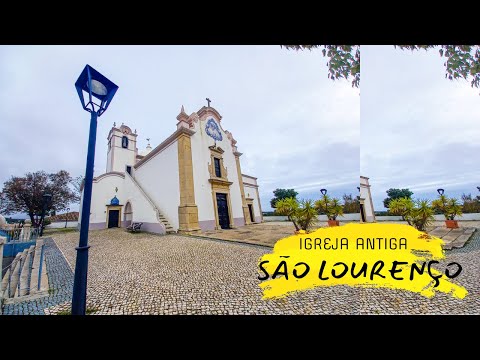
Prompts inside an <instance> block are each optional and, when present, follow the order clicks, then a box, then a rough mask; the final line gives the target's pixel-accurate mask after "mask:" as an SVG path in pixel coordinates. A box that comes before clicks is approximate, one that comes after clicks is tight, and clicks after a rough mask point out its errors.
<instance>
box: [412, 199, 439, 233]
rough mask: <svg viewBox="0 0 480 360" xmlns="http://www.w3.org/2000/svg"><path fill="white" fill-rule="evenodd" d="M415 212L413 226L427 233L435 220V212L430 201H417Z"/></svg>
mask: <svg viewBox="0 0 480 360" xmlns="http://www.w3.org/2000/svg"><path fill="white" fill-rule="evenodd" d="M415 205H416V206H415V208H414V210H413V224H414V225H415V227H416V228H417V229H418V230H420V231H425V229H426V228H427V226H429V225H431V223H432V222H433V220H435V218H434V217H433V214H434V210H433V208H432V207H431V206H430V201H429V200H426V199H425V200H417V201H416V202H415Z"/></svg>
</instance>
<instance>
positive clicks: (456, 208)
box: [447, 198, 462, 220]
mask: <svg viewBox="0 0 480 360" xmlns="http://www.w3.org/2000/svg"><path fill="white" fill-rule="evenodd" d="M447 213H448V219H449V220H454V219H455V216H457V215H458V216H461V215H462V206H461V205H460V203H459V201H458V200H457V199H455V198H452V199H449V200H448V204H447Z"/></svg>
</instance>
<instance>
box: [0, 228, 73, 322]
mask: <svg viewBox="0 0 480 360" xmlns="http://www.w3.org/2000/svg"><path fill="white" fill-rule="evenodd" d="M77 237H78V235H77ZM45 244H46V247H45V261H46V263H47V275H48V281H49V286H50V290H49V294H48V296H44V297H40V298H36V299H34V300H28V301H23V302H20V303H16V304H8V305H5V306H4V307H3V314H4V315H43V314H45V313H47V314H48V310H47V308H49V307H52V306H55V305H57V304H62V303H65V302H66V301H71V299H72V288H73V272H72V270H71V268H70V266H69V265H68V264H67V262H66V260H65V257H64V256H63V255H62V253H61V252H60V250H59V249H58V248H57V246H56V245H55V242H54V241H53V240H52V239H50V238H46V239H45Z"/></svg>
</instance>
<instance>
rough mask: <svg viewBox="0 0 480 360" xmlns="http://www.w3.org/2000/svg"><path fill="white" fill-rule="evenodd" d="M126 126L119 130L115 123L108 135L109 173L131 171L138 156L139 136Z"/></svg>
mask: <svg viewBox="0 0 480 360" xmlns="http://www.w3.org/2000/svg"><path fill="white" fill-rule="evenodd" d="M136 132H137V131H136V130H135V133H133V132H132V130H131V129H130V128H129V127H128V126H126V125H124V124H123V123H122V125H121V126H120V127H119V128H117V127H116V125H115V123H113V127H112V129H111V130H110V132H109V133H108V137H107V139H108V152H107V173H108V172H112V171H117V172H122V173H123V172H125V171H130V173H131V169H132V168H133V165H135V159H136V157H137V154H138V149H137V134H136Z"/></svg>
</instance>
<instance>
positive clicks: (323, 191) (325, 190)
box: [320, 189, 328, 217]
mask: <svg viewBox="0 0 480 360" xmlns="http://www.w3.org/2000/svg"><path fill="white" fill-rule="evenodd" d="M320 192H321V193H322V195H323V198H324V200H325V214H326V215H327V217H328V201H327V197H326V195H327V189H320Z"/></svg>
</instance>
